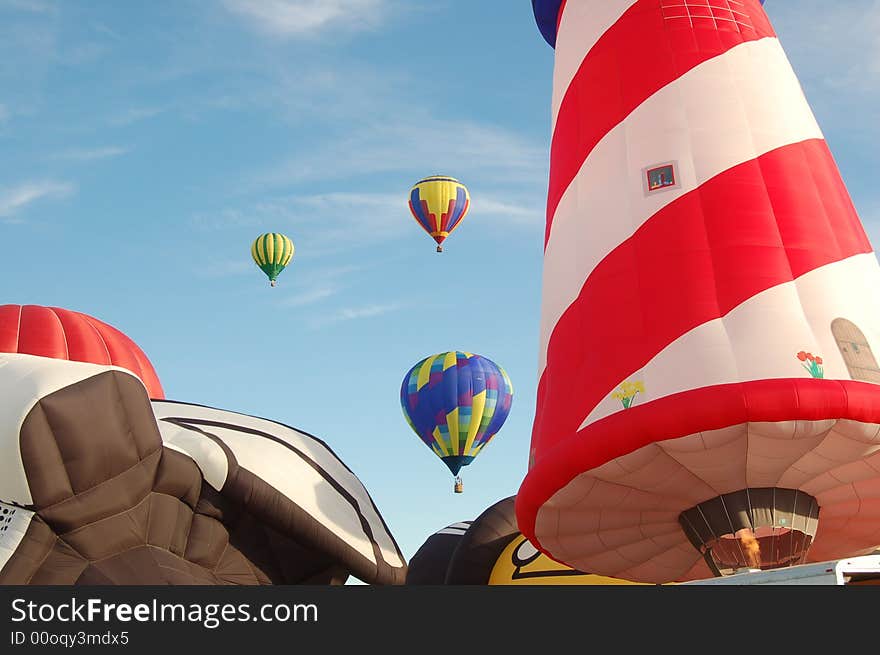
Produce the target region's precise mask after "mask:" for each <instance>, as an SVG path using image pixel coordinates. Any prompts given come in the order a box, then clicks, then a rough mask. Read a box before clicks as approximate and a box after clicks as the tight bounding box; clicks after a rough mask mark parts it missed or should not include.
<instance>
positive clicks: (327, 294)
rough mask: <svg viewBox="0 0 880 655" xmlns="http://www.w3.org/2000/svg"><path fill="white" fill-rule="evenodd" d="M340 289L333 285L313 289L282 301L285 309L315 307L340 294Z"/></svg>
mask: <svg viewBox="0 0 880 655" xmlns="http://www.w3.org/2000/svg"><path fill="white" fill-rule="evenodd" d="M339 291H340V287H338V286H336V285H333V284H326V285H323V286H317V287H311V288H309V289H305V290H303V291H302V292H301V293H298V294H296V295H293V296H289V297H287V298H285V299H284V300H282V301H281V304H282V305H284V306H285V307H303V306H305V305H313V304H314V303H316V302H320V301H321V300H326V299H327V298H331V297H332V296H335V295H336V294H337V293H339Z"/></svg>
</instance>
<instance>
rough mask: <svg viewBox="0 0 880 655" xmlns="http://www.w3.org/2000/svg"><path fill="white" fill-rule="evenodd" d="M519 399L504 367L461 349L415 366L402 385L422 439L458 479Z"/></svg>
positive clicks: (403, 400)
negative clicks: (514, 396)
mask: <svg viewBox="0 0 880 655" xmlns="http://www.w3.org/2000/svg"><path fill="white" fill-rule="evenodd" d="M512 401H513V385H512V384H511V383H510V378H509V377H508V376H507V373H506V372H505V371H504V369H503V368H501V367H500V366H498V365H497V364H496V363H495V362H493V361H492V360H490V359H487V358H486V357H481V356H480V355H475V354H473V353H465V352H459V351H450V352H445V353H439V354H437V355H431V356H430V357H426V358H425V359H423V360H422V361H420V362H418V363H417V364H416V365H415V366H413V367H412V368H411V369H410V370H409V372H408V373H407V374H406V375H405V376H404V378H403V383H402V384H401V386H400V405H401V408H402V409H403V415H404V417H405V418H406V420H407V423H409V426H410V427H411V428H412V429H413V432H415V433H416V434H417V435H418V436H419V438H420V439H421V440H422V441H423V442H424V444H425V445H426V446H428V447H429V448H430V449H431V450H432V451H433V453H434V454H435V455H436V456H437V457H439V458H440V459H441V460H442V461H443V463H444V464H446V466H447V467H448V468H449V470H450V472H451V473H452V475H454V476H455V487H454V490H455V492H456V493H462V490H463V485H462V481H461V477H460V476H459V471H461V469H462V467H464V466H467V465H469V464H470V463H471V462H473V461H474V458H475V457H476V456H477V455H479V454H480V453H481V452H482V451H483V448H485V446H486V444H488V443H489V441H491V440H492V438H493V437H494V436H495V435H496V434H497V433H498V431H499V430H500V429H501V426H502V425H503V424H504V421H506V420H507V415H508V414H509V413H510V405H511V402H512Z"/></svg>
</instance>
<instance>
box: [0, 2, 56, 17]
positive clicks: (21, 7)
mask: <svg viewBox="0 0 880 655" xmlns="http://www.w3.org/2000/svg"><path fill="white" fill-rule="evenodd" d="M0 9H13V10H18V11H27V12H30V13H34V14H51V13H54V12H55V11H57V7H56V6H55V5H54V4H53V3H51V2H47V1H46V0H0Z"/></svg>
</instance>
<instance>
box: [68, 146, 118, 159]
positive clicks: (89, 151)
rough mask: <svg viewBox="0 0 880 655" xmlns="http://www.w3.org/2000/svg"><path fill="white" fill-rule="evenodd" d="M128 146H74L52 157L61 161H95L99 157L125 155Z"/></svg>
mask: <svg viewBox="0 0 880 655" xmlns="http://www.w3.org/2000/svg"><path fill="white" fill-rule="evenodd" d="M127 152H128V148H122V147H120V146H106V147H102V148H73V149H70V150H62V151H61V152H58V153H56V154H54V155H53V156H52V159H57V160H61V161H95V160H98V159H111V158H113V157H118V156H120V155H124V154H125V153H127Z"/></svg>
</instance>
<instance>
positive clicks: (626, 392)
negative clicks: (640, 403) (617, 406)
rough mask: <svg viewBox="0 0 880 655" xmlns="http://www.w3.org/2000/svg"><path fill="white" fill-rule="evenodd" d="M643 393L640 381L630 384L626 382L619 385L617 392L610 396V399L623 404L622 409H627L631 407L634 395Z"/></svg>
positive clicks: (643, 389)
mask: <svg viewBox="0 0 880 655" xmlns="http://www.w3.org/2000/svg"><path fill="white" fill-rule="evenodd" d="M639 393H645V385H644V383H643V382H642V381H641V380H636V381H635V382H631V381H629V380H627V381H626V382H624V383H623V384H621V385H620V386H619V387H618V388H617V390H616V391H615V392H614V393H612V394H611V397H612V398H616V399H617V400H619V401H620V402H621V403H623V408H624V409H629V408H630V407H632V404H633V400H635V397H636V394H639Z"/></svg>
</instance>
